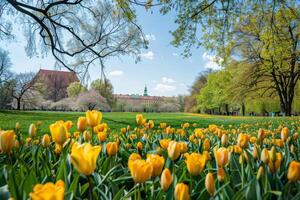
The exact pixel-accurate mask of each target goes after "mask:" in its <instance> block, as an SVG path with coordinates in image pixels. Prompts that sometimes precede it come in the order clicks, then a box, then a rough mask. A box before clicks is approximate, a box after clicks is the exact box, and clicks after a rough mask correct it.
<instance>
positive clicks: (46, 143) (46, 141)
mask: <svg viewBox="0 0 300 200" xmlns="http://www.w3.org/2000/svg"><path fill="white" fill-rule="evenodd" d="M49 145H50V137H49V135H48V134H45V135H44V136H43V138H42V146H43V147H48V146H49Z"/></svg>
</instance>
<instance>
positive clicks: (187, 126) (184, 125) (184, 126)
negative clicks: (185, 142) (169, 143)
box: [182, 122, 190, 129]
mask: <svg viewBox="0 0 300 200" xmlns="http://www.w3.org/2000/svg"><path fill="white" fill-rule="evenodd" d="M189 127H190V124H189V123H188V122H186V123H184V124H183V125H182V128H184V129H187V128H189Z"/></svg>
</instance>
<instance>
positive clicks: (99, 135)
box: [98, 132, 107, 142]
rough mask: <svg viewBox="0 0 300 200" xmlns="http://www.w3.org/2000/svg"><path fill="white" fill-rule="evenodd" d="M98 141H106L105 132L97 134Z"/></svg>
mask: <svg viewBox="0 0 300 200" xmlns="http://www.w3.org/2000/svg"><path fill="white" fill-rule="evenodd" d="M98 139H99V140H100V142H105V141H106V139H107V134H106V132H99V133H98Z"/></svg>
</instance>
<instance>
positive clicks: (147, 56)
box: [140, 51, 154, 60]
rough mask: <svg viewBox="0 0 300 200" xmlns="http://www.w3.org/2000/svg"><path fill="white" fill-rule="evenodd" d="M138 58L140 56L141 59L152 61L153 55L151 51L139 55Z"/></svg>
mask: <svg viewBox="0 0 300 200" xmlns="http://www.w3.org/2000/svg"><path fill="white" fill-rule="evenodd" d="M140 56H141V58H145V59H148V60H153V59H154V53H153V52H152V51H148V52H147V53H141V54H140Z"/></svg>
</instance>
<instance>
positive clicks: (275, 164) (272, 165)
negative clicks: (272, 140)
mask: <svg viewBox="0 0 300 200" xmlns="http://www.w3.org/2000/svg"><path fill="white" fill-rule="evenodd" d="M272 154H274V152H272V150H271V151H269V157H270V158H271V159H270V160H269V163H268V164H269V169H270V171H271V172H272V173H276V172H277V170H278V169H279V167H280V164H281V160H282V155H281V153H276V152H275V156H274V159H272V158H273V155H272Z"/></svg>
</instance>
